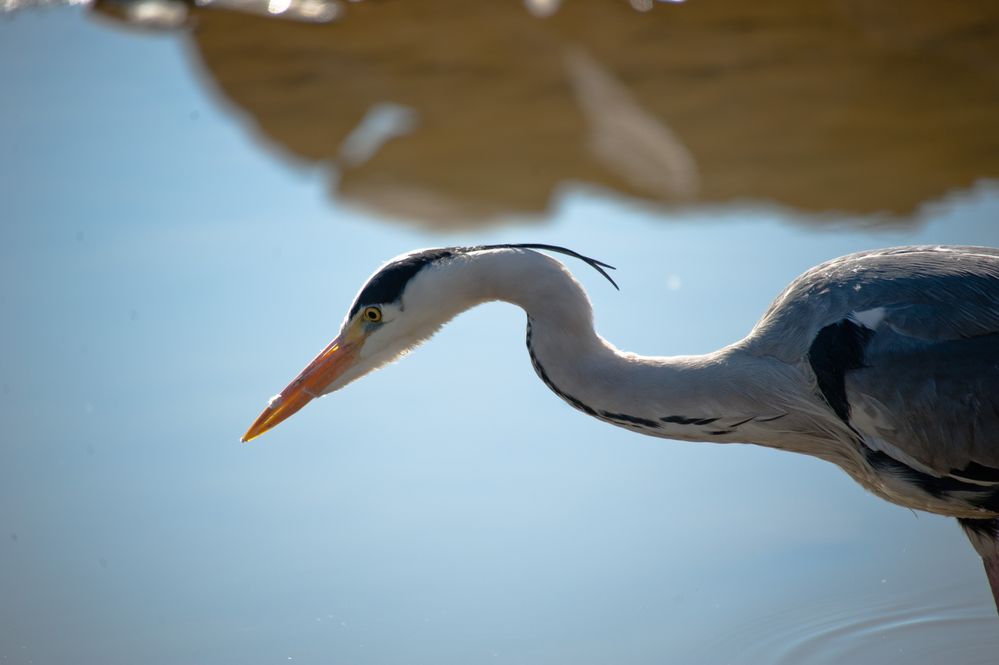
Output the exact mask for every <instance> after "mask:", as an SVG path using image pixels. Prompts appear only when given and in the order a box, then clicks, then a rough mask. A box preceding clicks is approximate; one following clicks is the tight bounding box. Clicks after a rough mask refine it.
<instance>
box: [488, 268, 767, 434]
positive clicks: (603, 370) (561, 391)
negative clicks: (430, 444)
mask: <svg viewBox="0 0 999 665" xmlns="http://www.w3.org/2000/svg"><path fill="white" fill-rule="evenodd" d="M535 257H537V258H535ZM487 270H488V273H489V275H490V276H491V279H490V280H489V287H488V289H487V290H488V291H489V293H487V294H486V298H485V299H498V300H505V301H508V302H511V303H513V304H516V305H518V306H520V307H521V308H523V309H524V310H525V311H526V313H527V321H528V322H527V347H528V350H529V352H530V356H531V361H532V363H533V365H534V369H535V371H536V372H537V373H538V376H539V377H540V378H541V380H542V381H544V383H545V384H546V385H547V386H548V387H549V388H550V389H551V390H552V391H553V392H555V393H556V394H557V395H558V396H559V397H561V398H562V399H563V400H565V401H566V402H568V403H569V404H571V405H572V406H573V407H575V408H577V409H579V410H580V411H583V412H584V413H587V414H588V415H591V416H594V417H596V418H599V419H601V420H604V421H607V422H610V423H612V424H614V425H618V426H620V427H625V428H628V429H632V430H636V431H640V432H642V433H644V434H650V435H653V436H662V437H667V438H674V439H684V440H692V441H719V442H724V441H741V442H751V443H761V444H764V445H773V441H771V440H770V437H769V434H768V433H769V432H770V431H771V429H772V428H771V427H768V426H763V423H764V422H771V421H772V420H777V419H778V418H780V417H782V414H783V413H786V410H785V409H784V408H783V407H782V406H781V404H780V403H779V402H780V400H779V399H777V398H776V396H774V395H772V390H771V388H770V387H769V386H768V385H763V384H764V383H765V379H763V378H762V377H771V378H772V377H773V368H770V367H767V368H766V369H767V371H761V370H763V369H764V368H763V367H761V364H763V363H769V362H772V361H768V360H763V359H759V358H755V357H753V356H751V355H750V354H748V353H745V352H744V351H742V350H741V347H739V346H737V345H736V346H731V347H726V348H725V349H722V350H720V351H717V352H715V353H711V354H706V355H699V356H672V357H659V356H640V355H637V354H633V353H627V352H623V351H620V350H618V349H617V348H615V347H614V346H613V345H612V344H611V343H609V342H608V341H607V340H605V339H603V338H602V337H601V336H600V335H598V334H597V332H596V331H595V330H594V326H593V312H592V307H591V305H590V301H589V298H587V296H586V292H585V291H584V290H583V288H582V286H581V285H580V284H579V283H578V282H577V281H576V280H575V278H573V276H572V275H571V274H570V273H569V272H568V271H567V270H566V269H565V268H564V267H563V266H562V265H561V264H560V263H558V262H557V261H554V260H552V259H550V258H548V257H545V256H541V255H538V254H534V253H530V254H526V255H525V256H521V257H517V258H514V259H513V260H510V261H505V262H504V268H503V269H501V270H497V269H496V268H495V266H492V267H490V268H487Z"/></svg>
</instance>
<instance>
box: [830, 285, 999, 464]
mask: <svg viewBox="0 0 999 665" xmlns="http://www.w3.org/2000/svg"><path fill="white" fill-rule="evenodd" d="M997 304H999V298H997ZM844 389H845V397H846V401H847V403H848V404H849V423H850V424H851V426H852V427H853V428H854V429H855V430H857V432H858V433H860V434H861V436H862V437H863V438H864V440H865V442H866V443H867V445H869V446H870V447H872V448H873V449H875V450H880V451H882V452H884V453H885V454H887V455H889V456H891V457H893V458H895V459H896V460H898V461H900V462H903V463H905V464H907V465H908V466H910V467H911V468H914V469H916V470H919V471H922V472H924V473H930V474H932V475H934V476H939V477H943V476H951V477H954V478H956V479H962V480H969V481H972V482H980V483H984V484H994V483H999V328H997V330H996V332H991V333H986V334H980V335H974V336H970V337H964V338H951V339H937V340H926V339H919V338H913V337H909V336H907V335H905V334H903V333H899V332H898V331H895V330H892V329H891V328H890V327H886V328H883V329H880V330H878V331H877V332H875V334H874V335H873V336H872V337H871V339H870V341H869V343H868V346H867V348H866V352H865V354H864V360H863V366H861V367H857V368H856V369H853V370H850V371H847V372H846V373H845V377H844Z"/></svg>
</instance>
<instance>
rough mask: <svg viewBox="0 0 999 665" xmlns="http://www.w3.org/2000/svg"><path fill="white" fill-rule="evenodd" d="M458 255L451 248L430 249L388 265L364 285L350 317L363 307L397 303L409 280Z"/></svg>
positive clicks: (352, 307)
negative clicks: (422, 271)
mask: <svg viewBox="0 0 999 665" xmlns="http://www.w3.org/2000/svg"><path fill="white" fill-rule="evenodd" d="M457 253H458V250H456V249H454V248H451V247H444V248H441V249H428V250H427V251H425V252H419V253H417V254H410V255H409V256H407V257H405V258H402V259H399V260H398V261H394V262H392V263H390V264H388V265H387V266H385V267H384V268H382V269H381V270H379V271H378V272H377V273H376V274H375V276H374V277H372V278H371V279H370V280H368V283H367V284H365V285H364V288H363V289H362V290H361V292H360V293H359V294H358V296H357V300H355V301H354V304H353V306H351V308H350V314H349V315H348V316H350V317H351V318H353V316H354V315H355V314H357V313H358V312H359V311H360V310H361V308H362V307H365V306H367V305H380V304H382V303H389V302H396V301H397V300H399V296H401V295H402V291H403V289H405V288H406V284H408V283H409V280H411V279H413V277H414V276H415V275H416V273H418V272H420V271H421V270H423V269H424V268H426V267H427V266H428V265H430V264H431V263H433V262H434V261H439V260H441V259H446V258H448V257H451V256H454V255H455V254H457Z"/></svg>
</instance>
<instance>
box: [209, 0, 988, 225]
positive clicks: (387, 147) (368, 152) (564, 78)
mask: <svg viewBox="0 0 999 665" xmlns="http://www.w3.org/2000/svg"><path fill="white" fill-rule="evenodd" d="M555 5H556V3H554V2H533V3H528V4H526V5H525V4H522V3H520V2H515V1H489V2H473V1H470V0H433V1H430V0H423V1H419V2H418V1H415V0H395V1H392V0H386V1H384V2H377V1H368V2H357V3H350V4H346V3H344V4H342V5H340V6H339V7H340V9H341V10H342V11H340V12H339V15H338V17H337V19H336V20H335V21H333V22H331V23H327V24H322V25H316V24H303V23H295V22H292V21H282V20H276V19H270V18H263V17H260V16H254V15H250V14H247V13H239V12H230V11H220V10H210V11H209V10H203V11H200V12H198V14H197V16H195V19H196V26H197V27H196V30H195V31H194V32H193V44H194V46H195V48H196V50H197V54H198V56H199V57H200V59H201V61H202V62H203V64H204V69H205V72H206V73H207V75H208V76H210V77H211V79H212V80H213V81H214V83H215V84H216V85H217V86H218V89H219V90H220V91H221V92H222V93H223V94H224V95H225V96H226V97H227V98H228V99H230V100H231V101H232V102H233V103H235V104H236V105H237V106H238V107H239V108H241V109H242V110H244V111H245V112H246V113H247V114H249V116H250V117H251V118H252V119H253V121H254V122H255V124H256V125H257V126H258V127H259V130H260V132H262V133H263V134H264V135H265V136H266V137H267V139H269V140H270V141H271V142H273V143H275V144H277V145H278V146H280V147H281V148H283V149H284V150H286V151H288V152H289V153H291V154H293V155H295V156H297V157H298V158H300V159H303V160H306V161H308V162H327V161H328V162H332V163H334V164H335V165H336V166H337V167H338V168H337V169H336V172H337V177H335V178H334V182H335V184H334V185H333V188H334V189H335V190H336V193H337V195H338V196H339V197H342V198H343V199H345V200H347V201H349V202H352V203H355V204H362V205H363V206H365V207H368V208H373V209H375V210H377V211H379V212H382V213H387V214H390V215H394V216H398V217H401V218H404V219H407V220H412V221H417V222H420V223H425V224H432V225H443V226H448V225H470V224H476V223H481V222H483V221H488V220H490V219H491V218H495V217H497V216H500V215H509V214H515V215H516V214H524V213H540V212H544V211H545V210H546V209H547V208H548V207H549V206H551V205H552V204H553V202H554V200H555V197H556V195H557V193H558V192H559V189H560V187H561V186H563V185H564V184H566V183H584V184H589V185H594V186H598V187H602V188H606V189H608V190H612V191H616V192H620V193H623V194H626V195H628V196H631V197H634V198H636V199H640V200H643V201H647V202H652V203H655V204H664V205H677V204H681V205H690V204H726V203H730V202H745V201H758V202H772V203H776V204H780V205H786V206H791V207H793V208H795V209H797V210H799V211H802V212H807V213H824V212H835V213H845V214H847V215H857V214H860V215H867V216H870V215H877V216H880V217H879V218H880V219H882V220H885V221H892V222H895V223H897V222H899V221H904V220H906V219H912V216H913V213H914V212H915V211H916V210H917V208H918V207H919V206H920V205H921V204H923V203H925V202H928V201H932V200H935V199H939V198H941V197H943V196H945V195H947V194H948V193H950V192H953V191H954V190H961V189H963V188H968V187H970V186H971V185H973V184H974V183H975V182H976V181H978V180H980V179H983V178H996V177H999V130H997V123H996V119H997V118H999V3H994V2H972V1H965V0H955V1H950V2H923V1H918V2H913V1H912V0H880V1H879V2H867V1H864V0H827V1H825V2H801V1H800V0H771V1H755V2H746V1H745V0H690V1H689V2H685V3H651V2H648V3H646V4H643V3H642V2H637V1H636V2H633V3H632V4H631V5H629V4H628V3H626V2H616V1H614V0H567V1H566V2H563V3H561V6H558V7H557V9H556V10H555V11H552V12H551V13H549V14H548V15H547V16H541V15H539V14H545V13H546V12H545V11H540V10H544V9H546V8H547V9H554V8H555ZM635 7H639V8H641V7H646V8H648V7H651V10H649V11H638V10H636V9H635ZM532 9H533V11H532ZM359 128H360V129H359ZM823 218H825V217H823V216H821V215H818V216H814V215H813V216H810V217H808V219H812V220H816V219H823ZM854 219H856V217H854ZM870 222H871V219H870V217H868V218H867V219H864V223H870Z"/></svg>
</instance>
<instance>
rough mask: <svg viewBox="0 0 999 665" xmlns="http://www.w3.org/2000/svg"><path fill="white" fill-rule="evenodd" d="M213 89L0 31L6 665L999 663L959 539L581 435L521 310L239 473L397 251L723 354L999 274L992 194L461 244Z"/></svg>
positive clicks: (302, 417) (119, 50)
mask: <svg viewBox="0 0 999 665" xmlns="http://www.w3.org/2000/svg"><path fill="white" fill-rule="evenodd" d="M193 71H195V68H194V66H193V65H192V64H191V60H190V55H189V53H188V52H187V51H186V50H185V48H184V40H183V39H182V38H178V37H173V36H166V37H164V36H151V35H141V36H140V35H133V34H125V33H122V32H117V31H114V30H110V29H108V28H106V27H101V26H100V25H98V24H97V23H96V22H95V21H93V19H86V18H84V17H83V16H82V15H81V14H79V13H77V12H75V11H72V10H63V11H48V12H39V13H20V14H18V15H16V16H14V17H13V18H10V19H7V20H4V21H0V85H2V86H3V89H4V91H5V97H6V99H8V100H16V103H6V104H3V105H0V145H2V146H3V149H2V151H0V176H2V177H0V199H2V200H3V202H4V206H3V209H4V213H3V224H2V233H3V239H2V240H3V242H2V244H0V279H2V280H3V283H4V285H5V287H4V288H3V289H2V290H0V306H2V309H3V312H4V317H3V322H4V325H3V326H2V328H0V344H2V348H3V349H4V353H2V354H0V394H2V402H0V404H2V406H0V417H2V419H3V422H4V424H5V427H4V435H3V438H2V440H0V662H5V663H6V662H9V663H29V662H34V663H97V662H100V663H107V664H116V663H122V664H124V663H136V662H141V663H148V664H151V665H156V664H160V663H162V664H163V665H167V664H171V665H172V664H176V663H241V664H254V665H255V664H257V663H261V664H262V663H288V662H294V663H331V662H348V663H358V664H363V663H372V664H376V663H377V664H382V663H395V662H407V663H428V664H429V663H434V664H443V663H492V662H511V663H539V664H540V663H553V662H573V663H581V664H588V663H606V662H626V663H659V662H662V661H663V660H669V659H672V660H675V661H676V662H683V663H724V662H740V655H741V654H744V653H756V652H754V651H752V649H762V648H763V647H761V646H760V645H761V644H762V645H764V646H766V645H769V644H778V645H780V647H779V648H777V647H775V648H774V649H772V650H771V649H765V653H761V654H760V657H759V658H758V659H757V660H755V661H754V662H761V663H762V662H781V661H780V658H781V657H783V656H786V655H787V654H788V653H790V654H792V655H793V654H798V655H799V656H801V658H802V660H799V661H797V662H822V661H820V660H818V656H817V655H816V654H817V653H818V652H820V651H821V649H822V644H821V643H820V644H819V645H817V646H816V645H814V644H813V643H811V642H809V638H811V637H814V635H815V634H816V633H813V634H805V631H807V630H809V629H810V628H811V627H814V626H815V625H816V623H815V622H816V621H818V620H819V619H820V618H822V617H833V619H832V620H836V618H837V617H845V618H843V619H842V620H843V621H844V623H849V622H853V623H850V625H856V624H860V625H861V626H863V627H865V628H869V629H871V630H873V631H874V634H875V636H876V637H877V639H878V640H879V641H880V642H879V643H882V644H883V643H887V644H889V645H895V647H897V648H887V649H883V650H881V651H876V650H870V651H864V652H862V653H852V654H851V655H850V658H851V662H857V663H864V662H869V663H879V664H880V663H887V662H896V661H893V660H892V658H894V657H895V654H898V652H899V649H902V651H904V655H905V657H906V660H905V661H904V662H907V663H914V662H926V663H929V662H939V661H938V657H937V655H936V654H939V653H940V650H942V649H944V647H946V648H947V651H946V653H948V658H949V660H948V662H951V663H955V664H957V663H984V662H987V660H986V658H987V657H988V654H994V653H996V649H999V637H997V635H996V631H995V619H994V616H993V614H994V609H993V608H992V600H991V598H990V597H989V594H988V589H987V586H986V583H985V580H984V576H983V574H982V572H981V568H980V562H979V561H978V560H977V558H976V557H975V555H974V553H973V551H972V550H971V548H970V547H969V546H968V544H967V543H966V542H965V540H964V536H963V535H962V534H961V533H960V531H959V529H958V528H957V526H956V525H955V524H953V523H952V522H951V521H949V520H945V519H942V518H938V517H935V516H931V515H926V514H914V513H912V512H911V511H908V510H904V509H901V508H898V507H895V506H891V505H889V504H887V503H885V502H882V501H879V500H877V499H875V498H873V497H871V496H868V495H866V494H865V493H864V492H863V491H862V490H861V489H860V488H859V487H858V486H856V484H855V483H853V482H852V481H851V480H850V479H849V478H847V477H846V475H845V474H843V473H842V472H840V471H839V470H838V469H836V468H834V467H832V466H829V465H827V464H824V463H822V462H819V461H816V460H812V459H808V458H804V457H799V456H794V455H789V454H782V453H779V452H776V451H770V450H764V449H756V448H753V447H748V446H711V445H695V444H679V443H672V442H666V441H661V440H656V439H652V438H643V437H639V436H636V435H634V434H631V433H629V432H625V431H623V430H619V429H616V428H613V427H609V426H607V425H606V424H603V423H600V422H597V421H595V420H592V419H587V418H585V417H583V416H581V415H580V414H578V413H576V412H574V411H572V409H570V408H569V407H568V406H567V405H565V404H564V403H562V402H561V401H560V400H559V399H558V398H557V397H555V396H554V395H552V394H550V393H549V392H548V391H547V389H546V388H545V387H544V386H543V385H542V384H541V383H540V382H539V381H538V380H537V379H536V377H535V376H534V374H533V372H532V371H531V368H530V363H529V361H528V359H527V354H526V352H525V349H524V342H523V332H524V331H523V328H524V317H523V314H522V313H520V312H519V311H517V310H515V309H513V308H511V307H509V306H504V305H491V306H487V307H482V308H479V309H477V310H475V311H473V312H470V313H468V314H466V315H464V316H462V317H460V318H459V319H457V320H456V321H455V322H453V323H452V324H451V325H449V326H448V327H447V328H446V329H445V330H444V331H443V332H442V333H441V334H440V335H438V337H437V338H435V339H434V340H433V341H432V342H431V343H429V344H428V345H426V346H425V347H424V348H421V349H420V350H419V351H418V352H416V353H414V354H413V355H412V356H411V357H409V358H406V359H405V361H404V362H402V363H400V364H398V365H396V366H393V367H391V368H388V369H387V370H385V371H382V372H379V373H376V374H374V375H372V376H370V377H368V378H366V379H365V380H364V381H362V382H360V383H358V384H356V385H354V386H351V387H350V389H348V390H346V391H344V392H342V393H337V394H335V395H333V396H330V397H327V398H325V399H323V400H320V401H318V402H317V403H315V404H312V405H310V406H309V407H308V408H306V409H305V410H303V411H302V412H301V413H299V414H298V415H297V416H295V417H294V418H293V419H291V420H289V421H288V422H286V423H284V424H282V425H281V427H280V428H278V429H276V430H275V431H273V432H271V433H269V434H268V435H267V437H266V438H265V439H261V440H259V441H256V442H254V443H252V444H249V445H241V444H239V443H238V439H239V436H240V434H241V433H242V432H243V431H244V430H245V428H246V426H247V425H248V424H249V423H250V422H251V421H252V420H253V418H254V417H255V416H256V414H257V413H258V412H259V410H260V408H262V407H263V405H264V404H265V403H266V399H267V398H268V396H270V395H271V394H273V393H274V392H275V391H276V390H278V389H279V388H281V387H282V386H283V385H284V384H285V383H286V382H287V380H288V379H289V378H290V377H291V376H293V375H294V374H295V373H296V372H297V371H298V370H299V369H300V368H301V367H302V366H303V365H304V364H305V363H306V362H307V361H308V360H309V359H310V358H311V357H312V355H313V354H314V353H315V352H316V351H317V350H318V349H320V348H322V346H323V345H324V344H325V343H326V342H328V341H329V339H330V338H331V337H332V336H333V335H334V334H335V332H336V329H337V327H338V325H339V323H340V320H341V318H342V316H343V314H344V311H345V308H346V307H347V306H348V304H349V303H350V301H351V299H352V297H353V295H354V294H355V292H356V290H357V288H358V287H359V286H360V284H361V282H362V281H363V280H364V279H365V278H366V277H367V276H368V275H369V274H370V273H371V271H372V270H373V269H374V268H375V267H376V266H377V265H378V264H379V263H380V262H381V261H383V260H384V259H386V258H388V257H391V256H394V255H396V254H398V253H400V252H403V251H406V250H409V249H412V248H415V247H421V246H432V245H444V244H465V243H481V242H506V241H510V242H518V241H519V242H550V243H557V244H563V245H568V246H571V247H573V248H574V249H577V250H579V251H581V252H583V253H586V254H589V255H593V256H595V257H597V258H600V259H602V260H605V261H607V262H609V263H611V264H613V265H616V266H618V271H617V273H616V274H615V279H616V280H617V281H618V282H619V283H620V284H621V287H622V291H621V292H620V293H619V292H617V291H614V290H613V289H612V288H611V287H610V286H609V285H607V284H606V283H605V282H604V281H603V280H602V279H601V278H600V277H599V275H596V274H595V273H592V274H590V273H591V271H589V270H586V269H585V266H581V265H577V266H572V267H573V270H574V272H575V273H576V274H577V275H578V276H579V277H580V278H581V280H582V281H583V282H584V284H585V285H586V286H587V288H588V289H589V290H590V293H591V296H592V298H593V300H594V306H595V310H596V315H597V322H598V328H599V330H600V332H601V333H602V334H603V335H604V336H605V337H607V338H608V339H610V340H612V341H613V342H614V343H615V344H616V345H618V346H619V347H621V348H624V349H628V350H633V351H636V352H640V353H660V354H661V353H698V352H704V351H709V350H712V349H714V348H717V347H718V346H721V345H723V344H726V343H729V342H732V341H734V340H736V339H738V338H739V337H741V336H742V335H744V334H745V333H746V332H748V330H749V329H750V328H751V326H752V325H753V323H754V322H755V320H756V318H757V317H758V316H759V315H760V314H761V313H762V312H763V310H764V309H765V308H766V306H767V304H768V303H769V301H770V299H771V298H772V297H773V296H774V295H775V294H776V293H777V292H778V291H779V290H780V289H781V288H782V287H783V286H784V285H785V284H786V283H787V282H788V281H790V280H791V279H793V278H794V277H795V276H796V275H797V274H798V273H800V272H801V271H802V270H804V269H805V268H807V267H809V266H811V265H814V264H815V263H818V262H820V261H822V260H825V259H827V258H830V257H833V256H837V255H840V254H843V253H846V252H849V251H854V250H859V249H864V248H870V247H876V246H887V245H894V244H903V243H923V242H927V243H937V242H946V243H972V244H974V243H977V244H991V245H996V244H999V226H997V219H999V194H997V192H996V190H995V188H993V187H989V186H988V185H987V184H983V185H981V186H979V187H977V188H975V189H973V190H971V191H966V192H963V193H962V194H961V195H960V196H955V197H952V198H947V199H945V200H943V201H940V202H938V203H936V204H932V205H931V206H929V207H926V208H924V209H923V210H922V212H921V213H920V217H919V219H920V220H922V221H921V222H920V223H919V224H917V225H915V226H911V227H906V228H892V227H887V228H886V227H878V228H875V229H862V228H861V229H859V230H858V228H857V227H856V226H852V225H851V226H850V228H843V227H839V226H835V225H834V226H832V227H828V228H826V230H824V231H815V230H809V229H808V228H806V227H804V226H802V225H800V224H797V223H795V222H796V219H795V218H794V217H793V213H790V212H787V211H784V210H782V209H778V208H770V207H766V206H762V205H760V206H755V207H747V208H741V207H725V208H718V209H708V210H696V211H695V210H692V211H688V212H683V213H677V214H673V215H671V216H670V219H671V221H673V222H675V223H673V224H669V225H664V224H662V223H661V219H660V216H661V214H662V213H661V211H653V210H650V209H647V208H644V207H643V206H641V205H638V204H635V203H633V202H628V201H625V200H622V199H618V198H615V197H613V196H608V195H605V194H601V193H599V192H594V191H590V190H586V189H583V188H576V189H568V190H566V191H565V193H564V194H563V195H561V197H560V198H559V199H558V201H557V204H556V206H555V210H554V213H553V216H552V219H551V221H550V223H548V224H545V225H543V226H541V225H529V224H525V223H522V224H512V225H507V226H503V227H496V228H492V229H488V230H478V231H462V232H452V233H429V232H426V231H421V230H418V229H415V228H412V227H404V226H400V225H397V224H392V223H389V222H386V221H385V220H382V219H378V218H374V217H371V216H368V215H365V214H363V213H361V212H358V211H356V210H354V209H352V208H350V207H347V206H345V205H343V204H341V203H339V202H337V201H334V202H333V204H332V208H331V204H330V202H329V200H328V197H327V192H326V187H327V184H326V182H325V179H326V174H325V173H323V172H321V171H319V170H315V169H311V168H303V167H301V166H300V165H296V164H294V163H289V162H288V161H287V160H286V159H285V158H283V157H282V156H281V154H280V153H277V154H274V153H269V152H265V151H262V150H261V149H260V148H259V146H258V145H256V144H254V143H253V142H251V141H247V140H246V134H247V132H248V131H249V132H251V133H252V132H253V131H254V130H253V129H252V128H250V127H248V126H247V125H246V118H245V117H243V116H241V115H240V114H239V112H237V111H236V110H235V109H233V108H232V107H230V106H227V105H226V104H224V103H222V104H220V103H219V102H218V101H217V100H216V98H215V97H213V96H212V92H211V90H210V88H209V89H206V87H204V86H203V85H202V84H201V83H200V82H199V80H198V79H197V78H195V77H194V76H192V72H193ZM636 313H638V314H639V316H636ZM899 607H909V608H911V607H928V608H931V609H932V611H928V615H930V616H933V615H934V614H933V612H934V611H939V614H940V616H944V617H949V616H953V615H952V614H948V612H947V611H948V608H955V607H956V608H960V612H961V613H962V614H960V616H964V617H970V620H969V621H968V622H965V623H959V624H958V627H957V628H955V627H954V626H952V625H950V624H946V623H945V622H944V623H943V624H940V625H938V624H931V625H930V626H929V627H928V628H927V629H926V631H925V635H928V636H931V637H927V638H925V639H927V640H930V639H932V645H933V649H928V648H922V649H920V647H919V645H920V642H919V639H920V638H919V636H912V635H908V634H903V635H902V636H901V637H899V634H898V633H897V632H893V629H891V628H890V627H889V628H885V627H884V625H883V624H878V623H877V621H876V620H875V619H876V617H877V616H881V615H882V614H883V612H889V610H890V608H895V609H897V608H899ZM806 619H808V620H806ZM872 626H873V628H872ZM879 626H880V627H879ZM826 627H828V626H826ZM834 627H835V626H834ZM893 639H895V640H897V641H896V642H893V641H892V640H893ZM886 641H887V642H886ZM925 646H926V645H925V644H924V645H923V647H925ZM809 649H812V651H809ZM934 649H936V650H934ZM747 650H750V651H747ZM886 654H887V655H886ZM810 657H812V658H813V660H808V659H809V658H810ZM921 657H925V658H927V660H920V658H921ZM929 658H932V660H929ZM865 659H866V660H865ZM784 662H788V661H786V660H785V661H784Z"/></svg>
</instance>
